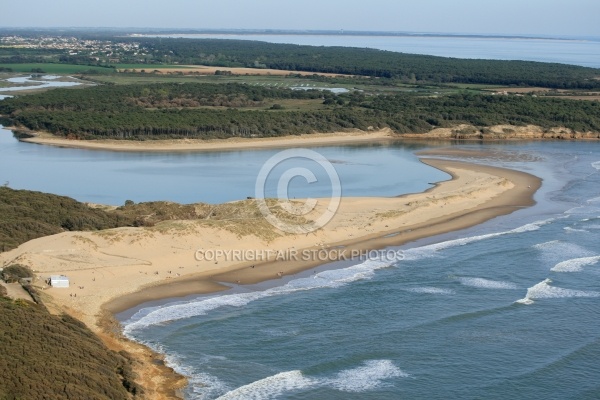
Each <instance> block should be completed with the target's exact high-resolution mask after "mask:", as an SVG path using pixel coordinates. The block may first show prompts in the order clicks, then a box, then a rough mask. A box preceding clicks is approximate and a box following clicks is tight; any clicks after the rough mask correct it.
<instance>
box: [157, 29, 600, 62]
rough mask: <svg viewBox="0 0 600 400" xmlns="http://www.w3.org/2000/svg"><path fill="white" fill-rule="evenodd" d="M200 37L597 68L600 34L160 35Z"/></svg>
mask: <svg viewBox="0 0 600 400" xmlns="http://www.w3.org/2000/svg"><path fill="white" fill-rule="evenodd" d="M160 36H162V37H181V36H183V37H188V38H199V39H236V40H256V41H261V42H270V43H289V44H299V45H308V46H344V47H359V48H371V49H379V50H388V51H395V52H401V53H411V54H426V55H433V56H440V57H457V58H482V59H491V60H525V61H540V62H552V63H561V64H574V65H581V66H584V67H593V68H600V38H599V37H578V38H565V39H562V38H548V37H542V36H540V37H532V38H517V37H513V38H511V37H494V36H490V37H465V36H463V37H459V36H418V35H416V36H351V35H269V34H264V35H259V34H196V35H160Z"/></svg>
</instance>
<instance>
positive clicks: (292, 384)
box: [218, 360, 409, 400]
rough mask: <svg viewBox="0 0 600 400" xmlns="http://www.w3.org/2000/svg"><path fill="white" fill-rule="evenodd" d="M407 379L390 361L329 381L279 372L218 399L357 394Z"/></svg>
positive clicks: (375, 362)
mask: <svg viewBox="0 0 600 400" xmlns="http://www.w3.org/2000/svg"><path fill="white" fill-rule="evenodd" d="M408 376H409V375H408V374H406V373H405V372H403V371H401V370H400V368H398V367H397V366H396V365H394V363H393V362H392V361H390V360H370V361H367V362H365V363H364V364H363V365H362V366H360V367H357V368H353V369H347V370H343V371H340V372H339V373H338V374H336V375H335V376H334V377H332V378H316V377H315V378H313V377H307V376H305V375H304V374H303V373H302V372H301V371H298V370H295V371H287V372H280V373H278V374H276V375H273V376H269V377H267V378H264V379H261V380H258V381H255V382H252V383H250V384H248V385H244V386H241V387H239V388H237V389H234V390H232V391H230V392H228V393H226V394H224V395H223V396H221V397H219V398H218V399H220V400H233V399H244V400H246V399H248V400H252V399H261V400H262V399H265V400H266V399H274V398H277V397H279V396H281V395H283V394H285V393H289V392H294V391H301V390H307V389H311V388H316V387H329V388H332V389H336V390H339V391H343V392H354V393H361V392H367V391H370V390H374V389H377V388H378V387H380V386H382V385H383V381H384V380H386V379H391V378H406V377H408Z"/></svg>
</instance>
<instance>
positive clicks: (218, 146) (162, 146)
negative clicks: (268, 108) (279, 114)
mask: <svg viewBox="0 0 600 400" xmlns="http://www.w3.org/2000/svg"><path fill="white" fill-rule="evenodd" d="M6 129H16V128H11V127H7V128H6ZM32 134H34V135H35V136H34V137H31V138H26V139H20V140H21V141H23V142H28V143H37V144H44V145H48V146H57V147H67V148H76V149H88V150H109V151H129V152H136V151H144V152H149V151H150V152H197V151H226V150H244V149H260V148H267V147H268V148H287V147H300V146H315V145H331V144H335V145H343V144H352V143H371V142H376V141H386V140H392V139H398V136H397V135H396V134H394V133H393V132H392V131H391V129H382V130H378V131H359V130H356V131H352V132H332V133H311V134H305V135H293V136H282V137H274V138H251V139H250V138H231V139H209V140H203V139H174V140H147V141H134V140H131V141H129V140H110V139H107V140H71V139H64V138H60V137H57V136H54V135H52V134H50V133H45V132H32Z"/></svg>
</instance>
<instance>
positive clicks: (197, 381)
mask: <svg viewBox="0 0 600 400" xmlns="http://www.w3.org/2000/svg"><path fill="white" fill-rule="evenodd" d="M140 343H142V344H143V345H145V346H146V347H148V348H150V349H152V350H153V351H155V352H157V353H160V354H164V355H165V364H166V365H167V366H168V367H170V368H173V370H174V371H175V372H177V373H178V374H180V375H183V376H185V377H186V378H187V379H188V386H189V387H190V388H191V390H192V392H194V399H198V400H202V399H214V398H215V397H216V396H218V395H220V394H222V393H226V392H227V391H229V390H231V387H230V386H228V385H227V384H226V383H225V382H223V381H221V380H220V379H219V378H217V377H216V376H213V375H210V374H208V373H206V372H203V371H199V370H197V369H196V368H194V367H192V366H190V365H187V364H186V363H185V361H184V360H182V358H181V357H180V356H179V355H178V354H177V353H174V352H169V353H167V352H165V351H164V348H163V347H162V346H161V345H160V344H157V343H154V342H152V343H151V342H145V341H141V342H140ZM206 358H207V359H226V358H225V357H221V356H207V357H206Z"/></svg>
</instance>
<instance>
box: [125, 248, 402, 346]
mask: <svg viewBox="0 0 600 400" xmlns="http://www.w3.org/2000/svg"><path fill="white" fill-rule="evenodd" d="M391 261H392V260H389V261H388V260H386V262H383V261H378V260H368V261H365V262H363V263H361V264H358V265H353V266H351V267H348V268H344V269H338V270H329V271H323V272H320V273H318V274H315V275H313V276H311V277H309V278H300V279H294V280H291V281H289V282H288V283H287V284H285V285H283V286H278V287H274V288H271V289H267V290H264V291H260V292H249V293H236V294H229V295H221V296H215V297H209V298H201V299H196V300H192V301H189V302H185V303H178V304H172V305H166V306H162V307H154V308H152V309H151V310H150V311H149V310H148V309H142V310H140V311H138V312H137V313H136V314H135V315H134V316H133V317H131V318H130V319H129V320H128V321H126V322H125V323H124V329H123V332H124V333H125V334H126V335H128V336H130V335H131V333H132V332H133V331H134V330H136V329H142V328H145V327H148V326H152V325H158V324H162V323H165V322H170V321H176V320H180V319H185V318H191V317H196V316H199V315H206V314H207V313H208V312H210V311H213V310H216V309H218V308H221V307H243V306H245V305H247V304H248V303H250V302H252V301H256V300H259V299H262V298H265V297H271V296H279V295H286V294H291V293H295V292H298V291H304V290H313V289H323V288H336V287H340V286H344V285H347V284H348V283H351V282H355V281H359V280H367V279H371V278H372V277H373V276H374V274H375V271H376V270H378V269H382V268H386V267H389V266H390V265H391Z"/></svg>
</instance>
